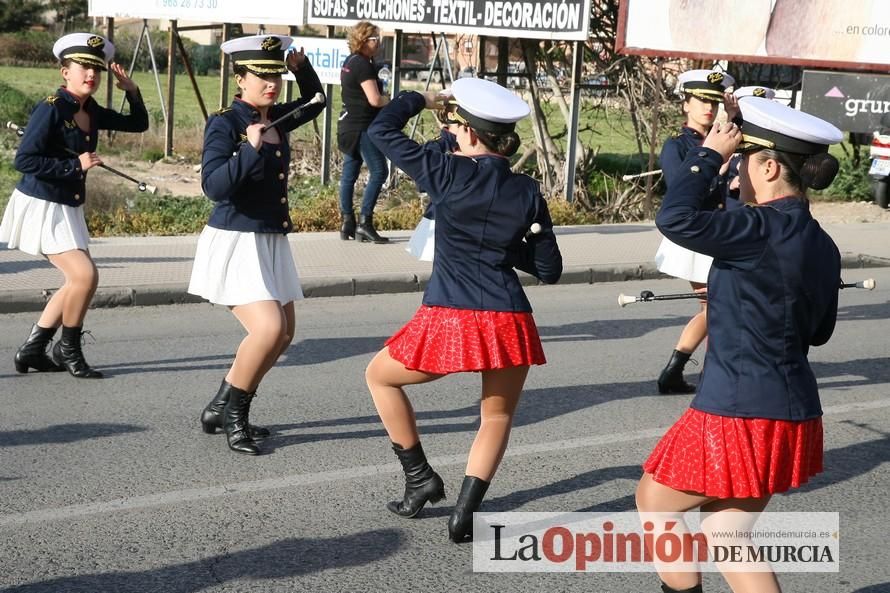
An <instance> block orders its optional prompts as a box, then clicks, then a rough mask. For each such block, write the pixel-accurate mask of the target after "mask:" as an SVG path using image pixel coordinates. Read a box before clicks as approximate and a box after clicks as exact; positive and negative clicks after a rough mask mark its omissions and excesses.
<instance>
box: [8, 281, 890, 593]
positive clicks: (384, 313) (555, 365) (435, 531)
mask: <svg viewBox="0 0 890 593" xmlns="http://www.w3.org/2000/svg"><path fill="white" fill-rule="evenodd" d="M846 275H847V278H846V279H847V281H853V280H857V279H861V278H860V277H865V276H867V275H868V276H874V277H875V278H876V279H877V281H878V289H877V290H875V291H873V292H866V291H862V290H847V291H844V293H843V294H842V295H841V312H840V322H839V324H838V327H837V330H836V332H835V336H834V338H833V339H832V341H831V342H830V343H829V344H828V345H827V346H825V347H822V348H817V349H814V351H813V352H812V353H811V360H812V361H813V364H814V368H815V370H816V373H817V375H818V376H819V378H820V385H821V386H822V398H823V406H824V407H825V410H826V416H825V432H826V457H825V466H826V471H825V473H823V474H821V475H820V476H817V477H816V478H814V479H813V480H812V481H811V482H810V484H808V485H807V486H806V487H804V488H802V489H800V490H798V491H795V492H794V493H792V494H790V495H784V496H777V497H775V499H774V501H773V503H772V504H771V507H770V509H771V510H782V511H837V512H840V513H841V533H842V536H841V554H842V555H841V571H840V573H837V574H827V575H826V574H821V575H817V574H785V575H782V577H781V579H782V583H783V586H784V588H785V590H786V591H801V592H803V591H820V592H822V591H828V592H835V591H837V592H850V591H856V592H857V593H866V592H868V593H877V592H879V591H890V567H888V562H887V544H886V537H887V532H888V527H890V511H888V505H887V493H888V491H890V472H888V464H887V461H888V460H890V395H888V384H890V360H888V357H887V347H888V335H890V303H888V300H890V299H888V297H890V269H887V270H885V269H879V270H863V271H862V273H861V274H857V273H854V272H847V274H846ZM854 276H855V277H854ZM643 288H648V289H651V290H653V291H655V292H657V293H659V292H661V293H665V292H685V291H686V288H687V287H686V286H684V283H682V282H679V281H666V280H661V281H650V282H646V283H641V282H637V283H633V282H632V283H626V284H621V285H619V284H601V285H593V286H587V285H573V286H563V287H560V286H552V287H536V288H532V289H529V295H530V297H531V299H532V301H533V304H534V306H535V309H536V318H537V321H538V324H539V327H540V330H541V334H542V337H543V339H544V346H545V351H546V353H547V356H548V359H549V361H550V362H549V364H547V365H546V366H544V367H537V368H535V369H533V370H532V372H531V374H530V377H529V381H528V383H527V390H526V393H525V395H524V397H523V400H522V403H521V405H520V410H519V412H518V415H517V418H516V422H515V429H514V432H513V437H512V441H511V444H510V449H509V450H508V453H507V457H506V458H505V460H504V462H503V464H502V466H501V470H500V472H499V473H498V475H497V476H496V478H495V480H494V482H493V484H492V486H491V489H490V490H489V493H488V496H487V500H486V503H485V505H484V507H483V510H487V511H508V510H512V511H630V510H633V492H634V488H635V485H636V481H637V480H638V479H639V476H640V473H641V470H640V467H639V466H640V463H641V462H642V460H643V459H644V458H645V456H646V455H647V454H648V452H649V451H650V450H651V448H652V446H653V445H654V444H655V442H656V440H657V436H658V435H659V434H661V432H662V429H663V428H665V427H667V426H668V425H669V424H670V423H671V422H672V421H673V420H674V419H676V418H677V417H678V416H679V415H680V414H681V413H682V411H683V410H684V409H685V407H686V405H687V404H688V401H689V398H688V397H687V396H659V395H657V394H656V392H655V389H654V387H655V385H654V378H655V376H656V375H657V373H658V371H659V370H660V369H661V367H662V366H663V365H664V363H665V362H666V360H667V357H668V355H669V354H670V351H671V349H672V347H673V345H674V343H675V341H676V338H677V336H678V335H679V331H680V329H681V327H682V325H683V324H684V323H685V322H686V320H687V319H688V317H689V316H690V315H691V314H692V313H693V312H694V311H695V309H696V305H695V303H694V302H691V301H674V302H661V303H652V304H637V305H633V306H629V307H627V308H624V309H619V308H618V306H617V304H616V297H617V294H618V293H619V292H630V293H638V292H639V291H640V290H641V289H643ZM419 299H420V295H419V294H397V295H383V296H368V297H352V298H328V299H325V298H319V299H309V300H307V301H303V302H301V303H299V305H298V323H297V326H298V327H297V340H296V341H295V344H294V345H293V346H292V347H291V349H290V350H289V351H288V352H287V354H286V356H285V357H284V358H283V359H282V361H281V362H280V363H279V365H278V366H277V367H276V368H275V369H273V370H272V372H271V373H270V374H269V376H268V377H267V379H266V381H265V382H264V383H263V384H262V386H261V389H260V397H259V398H258V399H257V400H256V401H255V402H254V406H253V412H252V420H253V421H254V422H255V423H257V424H261V425H265V426H269V427H270V428H272V429H273V431H274V433H275V434H274V437H273V438H271V439H269V440H268V441H266V442H265V448H264V450H265V451H266V453H267V454H265V455H263V456H260V457H257V458H251V457H245V456H240V455H236V454H234V453H231V452H229V451H228V449H227V448H226V446H225V442H224V437H223V436H220V435H216V436H206V435H204V434H203V433H202V432H201V431H200V428H199V425H198V422H197V420H198V415H199V413H200V410H201V409H202V407H203V406H204V404H205V403H206V401H207V400H208V399H209V398H210V397H211V396H212V395H213V393H214V392H215V390H216V388H217V386H218V385H219V382H220V380H221V379H222V377H223V376H224V374H225V372H226V368H227V367H228V365H229V363H230V359H231V353H232V352H233V351H234V349H235V347H236V345H237V343H238V342H239V340H240V338H241V329H240V326H239V325H238V324H237V322H236V321H235V320H234V318H232V317H231V315H230V314H229V313H228V312H227V311H226V310H224V309H222V308H219V307H211V306H209V305H187V306H169V307H153V308H128V309H119V310H107V309H106V310H98V311H92V312H90V315H89V316H88V318H87V327H88V329H91V330H92V331H93V334H94V336H95V338H96V342H95V343H91V342H90V341H89V339H88V342H87V345H86V347H85V348H86V352H87V356H88V360H89V361H90V362H91V363H92V364H93V365H95V366H97V367H98V368H101V369H102V370H104V371H106V372H107V373H108V375H110V376H109V378H107V379H105V380H101V381H78V380H74V379H73V378H70V377H69V376H67V374H42V375H40V374H30V375H27V376H19V375H15V374H14V372H13V369H12V356H13V353H14V351H15V348H16V347H17V346H18V345H19V343H20V342H21V340H22V339H24V337H25V336H26V335H27V332H28V330H29V328H30V324H31V323H32V322H33V321H34V319H35V318H36V317H35V316H34V315H32V314H21V315H7V316H0V327H2V332H0V401H2V406H3V409H2V412H0V541H2V542H3V544H2V548H0V591H3V592H7V593H11V592H15V593H58V592H66V593H67V592H81V591H83V592H90V593H98V592H109V593H111V592H115V593H152V592H158V593H160V592H164V593H191V592H197V591H207V592H214V593H215V592H224V591H225V592H241V591H269V592H278V591H281V592H284V591H288V592H293V591H319V592H327V591H387V592H394V593H395V592H402V591H404V592H409V591H410V592H423V591H431V592H438V591H486V592H490V591H517V592H524V591H528V592H541V591H585V592H591V591H594V592H597V591H608V592H616V593H623V592H641V591H653V592H655V591H658V590H659V587H658V580H657V578H656V576H655V575H654V574H651V573H643V574H553V573H547V574H485V573H474V572H473V570H472V548H471V546H469V545H461V546H458V545H454V544H451V543H449V542H448V541H447V538H446V530H445V522H446V520H447V516H448V513H449V510H450V505H451V504H452V503H453V501H454V499H455V497H456V495H457V492H458V490H459V487H460V480H461V477H462V475H463V469H464V463H465V460H466V452H467V450H468V448H469V446H470V443H471V440H472V436H473V433H474V430H475V426H476V422H477V413H476V409H477V403H476V401H477V397H478V389H479V381H478V376H475V375H461V376H453V377H448V378H445V379H443V380H441V381H438V382H435V383H432V384H428V385H424V386H419V387H416V388H414V389H411V390H410V391H409V395H410V396H411V397H412V400H413V401H414V403H415V407H416V410H417V415H418V418H419V422H420V427H421V432H422V435H423V442H424V447H425V449H426V450H427V453H428V455H429V456H430V458H431V462H432V463H433V465H434V466H435V467H436V468H437V470H438V471H439V472H440V473H441V474H442V476H443V477H444V478H445V481H446V488H447V494H448V498H447V500H446V501H445V503H442V504H439V505H437V506H434V507H431V508H429V507H428V508H427V509H425V511H424V512H423V513H422V514H421V516H420V517H419V518H418V519H416V520H405V519H401V518H398V517H396V516H394V515H391V514H390V513H388V512H387V511H386V510H385V509H384V504H385V503H386V502H387V501H389V500H392V499H394V498H396V497H397V496H398V495H400V493H401V488H402V483H403V482H402V480H401V476H400V472H399V469H398V466H397V464H396V463H395V458H394V456H393V455H392V453H391V451H390V450H389V445H388V440H387V439H386V437H385V433H384V432H383V430H382V427H381V425H380V424H379V422H378V421H377V419H376V415H375V413H374V408H373V405H372V403H371V400H370V397H369V395H368V393H367V389H366V387H365V385H364V378H363V371H364V368H365V366H366V364H367V363H368V361H369V360H370V358H371V356H372V354H373V353H374V352H376V351H377V349H379V348H380V346H381V344H382V342H383V341H384V339H385V338H386V337H388V336H389V335H390V334H392V333H393V332H394V331H395V330H396V329H397V328H398V327H399V326H400V325H401V324H402V323H403V322H404V321H406V320H407V319H408V318H409V317H410V315H411V314H412V312H413V311H414V309H415V308H416V306H417V305H418V304H419ZM694 378H695V377H694V375H693V379H694ZM705 590H706V591H708V592H709V593H710V592H713V591H728V588H727V587H726V585H725V584H723V581H722V579H721V578H720V577H719V575H714V574H706V575H705Z"/></svg>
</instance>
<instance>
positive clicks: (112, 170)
mask: <svg viewBox="0 0 890 593" xmlns="http://www.w3.org/2000/svg"><path fill="white" fill-rule="evenodd" d="M6 127H7V128H9V129H10V130H13V131H14V132H15V133H16V136H20V137H21V136H24V135H25V128H23V127H21V126H19V125H17V124H16V123H14V122H11V121H8V122H6ZM65 152H67V153H68V154H70V155H72V156H76V157H79V156H80V153H78V152H77V151H76V150H74V149H72V148H68V147H67V146H66V147H65ZM99 167H102V168H103V169H105V170H106V171H108V172H109V173H114V174H115V175H117V176H119V177H123V178H124V179H126V180H127V181H132V182H133V183H135V184H136V186H137V187H138V189H139V191H147V192H148V193H150V194H156V193H158V188H157V187H155V186H153V185H148V184H147V183H145V182H144V181H139V180H138V179H135V178H133V177H130V176H129V175H127V174H126V173H123V172H121V171H118V170H117V169H115V168H113V167H109V166H108V165H106V164H105V163H101V164H100V165H99Z"/></svg>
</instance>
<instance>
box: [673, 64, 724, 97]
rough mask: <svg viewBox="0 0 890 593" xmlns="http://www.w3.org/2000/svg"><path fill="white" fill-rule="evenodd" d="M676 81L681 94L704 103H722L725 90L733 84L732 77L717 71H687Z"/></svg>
mask: <svg viewBox="0 0 890 593" xmlns="http://www.w3.org/2000/svg"><path fill="white" fill-rule="evenodd" d="M677 79H678V80H679V82H680V92H681V93H684V94H687V95H692V96H693V97H698V98H699V99H704V100H706V101H722V100H723V93H725V92H726V89H728V88H729V87H731V86H732V85H734V84H735V79H734V78H733V77H732V76H730V75H729V74H727V73H726V72H718V71H717V70H687V71H686V72H684V73H682V74H680V76H679V77H677Z"/></svg>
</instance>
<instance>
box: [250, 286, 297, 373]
mask: <svg viewBox="0 0 890 593" xmlns="http://www.w3.org/2000/svg"><path fill="white" fill-rule="evenodd" d="M281 313H282V314H283V315H284V332H283V333H282V335H281V343H280V344H279V348H278V349H277V350H272V351H271V352H269V356H268V358H266V360H265V361H263V366H262V368H261V369H260V370H259V378H258V379H257V384H256V385H254V389H256V388H257V387H258V386H259V383H260V381H262V380H263V377H265V376H266V373H268V372H269V371H270V370H271V369H272V367H273V366H275V363H276V362H278V359H279V358H281V355H282V354H284V353H285V351H286V350H287V349H288V347H290V344H291V341H292V340H293V339H294V330H295V327H296V319H295V314H294V303H293V301H291V302H289V303H286V304H284V305H283V306H282V307H281Z"/></svg>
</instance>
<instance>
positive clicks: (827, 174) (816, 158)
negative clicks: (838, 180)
mask: <svg viewBox="0 0 890 593" xmlns="http://www.w3.org/2000/svg"><path fill="white" fill-rule="evenodd" d="M839 168H840V163H838V162H837V159H836V158H834V157H833V156H831V155H830V154H828V153H827V152H823V153H820V154H811V155H810V156H808V157H807V160H805V161H804V163H803V167H801V168H800V181H801V183H802V184H803V185H804V186H805V187H811V188H813V189H825V188H826V187H828V186H829V185H831V182H832V181H834V178H835V176H837V172H838V169H839Z"/></svg>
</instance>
